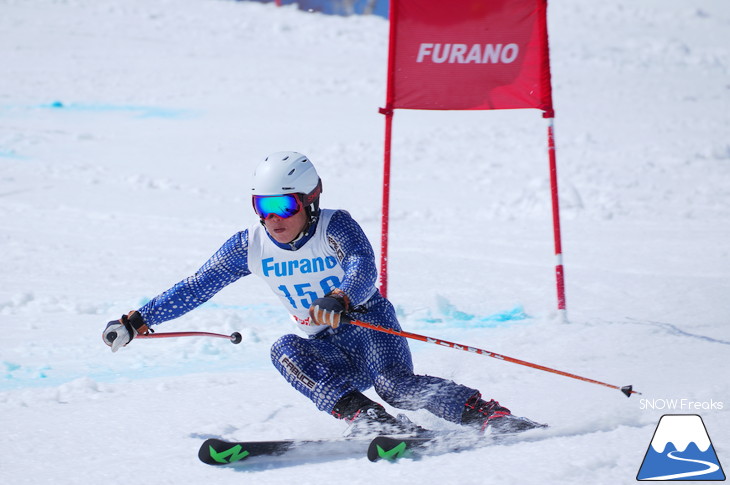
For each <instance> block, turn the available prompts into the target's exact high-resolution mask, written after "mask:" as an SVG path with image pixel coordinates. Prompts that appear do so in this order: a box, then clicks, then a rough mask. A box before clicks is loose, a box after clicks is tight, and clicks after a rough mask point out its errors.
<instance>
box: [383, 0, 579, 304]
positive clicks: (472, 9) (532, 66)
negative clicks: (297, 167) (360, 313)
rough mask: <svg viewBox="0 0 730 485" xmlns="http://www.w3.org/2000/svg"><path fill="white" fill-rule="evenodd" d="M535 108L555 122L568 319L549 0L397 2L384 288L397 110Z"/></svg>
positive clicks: (551, 150) (553, 168)
mask: <svg viewBox="0 0 730 485" xmlns="http://www.w3.org/2000/svg"><path fill="white" fill-rule="evenodd" d="M519 108H535V109H539V110H542V111H543V116H544V117H545V118H548V119H549V125H548V158H549V164H550V185H551V196H552V206H553V228H554V236H555V254H556V257H557V258H556V259H557V264H556V267H555V273H556V280H557V292H558V309H559V310H561V311H563V318H565V315H564V310H565V285H564V282H563V263H562V248H561V238H560V217H559V207H558V188H557V164H556V161H555V143H554V128H553V117H554V111H553V102H552V86H551V83H550V56H549V49H548V36H547V0H448V1H447V0H391V2H390V42H389V52H388V89H387V99H386V106H385V108H381V110H380V111H381V113H383V114H384V115H385V116H386V118H385V119H386V124H385V151H384V159H385V163H384V171H383V214H382V230H381V238H382V239H381V256H380V257H381V265H380V270H381V271H380V272H381V274H380V291H381V293H382V294H383V295H385V296H387V288H388V224H389V223H388V213H389V206H390V202H389V201H390V154H391V140H392V121H393V110H394V109H428V110H489V109H519Z"/></svg>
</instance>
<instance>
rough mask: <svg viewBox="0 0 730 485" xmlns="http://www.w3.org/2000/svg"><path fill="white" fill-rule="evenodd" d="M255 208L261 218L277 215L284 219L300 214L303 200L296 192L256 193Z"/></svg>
mask: <svg viewBox="0 0 730 485" xmlns="http://www.w3.org/2000/svg"><path fill="white" fill-rule="evenodd" d="M253 209H254V210H255V211H256V214H258V215H259V217H260V218H261V219H268V218H270V217H272V216H277V217H280V218H282V219H288V218H289V217H292V216H295V215H297V214H299V211H300V210H302V202H301V201H300V200H299V197H298V196H297V195H296V194H285V195H254V196H253Z"/></svg>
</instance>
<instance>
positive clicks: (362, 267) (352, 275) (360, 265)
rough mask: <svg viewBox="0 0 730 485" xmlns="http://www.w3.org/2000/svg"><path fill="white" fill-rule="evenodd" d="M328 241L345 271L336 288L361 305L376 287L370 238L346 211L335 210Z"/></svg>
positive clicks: (376, 274) (351, 302) (353, 304)
mask: <svg viewBox="0 0 730 485" xmlns="http://www.w3.org/2000/svg"><path fill="white" fill-rule="evenodd" d="M327 243H328V244H329V245H330V247H332V249H334V250H335V252H336V254H337V259H338V260H339V262H340V265H341V266H342V269H343V270H344V272H345V276H344V278H343V279H342V283H341V284H340V287H339V290H340V291H342V292H343V293H344V294H345V295H347V297H348V300H349V303H350V304H351V305H352V306H358V305H362V304H363V303H365V302H366V301H368V300H369V299H370V297H371V296H373V293H375V291H377V290H376V288H375V282H376V281H377V279H378V270H377V268H376V267H375V253H374V252H373V247H372V246H371V245H370V241H369V240H368V238H367V236H366V235H365V233H364V232H363V230H362V228H361V227H360V225H359V224H358V223H357V222H355V220H354V219H353V218H352V217H351V216H350V214H349V213H348V212H346V211H337V212H335V213H334V215H333V216H332V220H331V221H330V224H329V227H328V228H327Z"/></svg>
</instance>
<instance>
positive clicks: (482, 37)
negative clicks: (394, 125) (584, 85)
mask: <svg viewBox="0 0 730 485" xmlns="http://www.w3.org/2000/svg"><path fill="white" fill-rule="evenodd" d="M546 8H547V2H546V0H449V1H444V0H393V1H392V4H391V13H390V15H391V17H390V21H391V38H390V59H389V62H390V64H391V67H393V68H394V69H392V70H390V76H389V78H390V79H389V81H390V82H389V86H388V88H389V89H388V100H387V101H388V104H389V107H390V108H406V109H449V110H474V109H478V110H483V109H511V108H537V109H541V110H543V111H551V110H552V96H551V86H550V61H549V56H548V45H547V25H546Z"/></svg>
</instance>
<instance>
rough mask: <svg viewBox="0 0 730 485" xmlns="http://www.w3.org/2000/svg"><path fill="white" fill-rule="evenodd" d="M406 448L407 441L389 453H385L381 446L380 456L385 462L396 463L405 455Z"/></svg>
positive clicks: (379, 449)
mask: <svg viewBox="0 0 730 485" xmlns="http://www.w3.org/2000/svg"><path fill="white" fill-rule="evenodd" d="M406 448H407V445H406V442H405V441H401V442H400V444H398V445H397V446H394V447H393V448H391V449H390V450H388V451H385V450H384V449H383V448H382V447H381V446H380V445H378V456H379V457H380V458H383V459H385V460H390V461H394V460H397V459H398V458H400V457H402V456H403V455H404V454H405V452H406Z"/></svg>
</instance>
